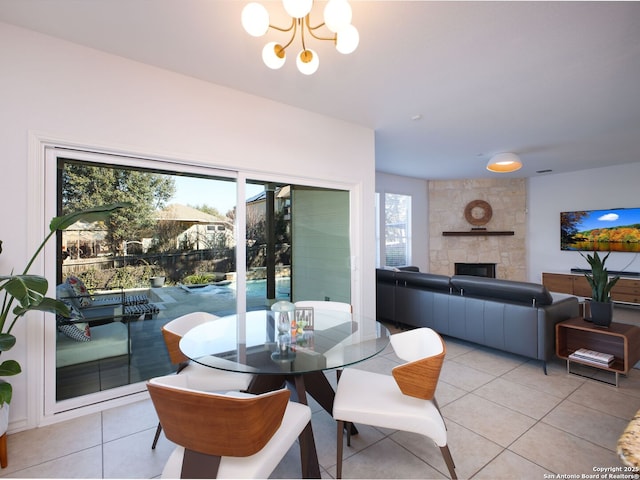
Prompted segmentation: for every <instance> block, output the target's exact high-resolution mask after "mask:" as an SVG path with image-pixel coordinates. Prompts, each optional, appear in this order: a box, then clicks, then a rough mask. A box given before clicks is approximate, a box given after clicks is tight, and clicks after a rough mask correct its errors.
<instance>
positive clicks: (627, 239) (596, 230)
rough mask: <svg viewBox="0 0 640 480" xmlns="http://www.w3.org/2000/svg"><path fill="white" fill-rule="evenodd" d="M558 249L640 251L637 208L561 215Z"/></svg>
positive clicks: (639, 215) (639, 217) (639, 216)
mask: <svg viewBox="0 0 640 480" xmlns="http://www.w3.org/2000/svg"><path fill="white" fill-rule="evenodd" d="M560 248H561V249H562V250H577V251H600V252H640V208H616V209H610V210H583V211H575V212H561V213H560Z"/></svg>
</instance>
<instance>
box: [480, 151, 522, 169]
mask: <svg viewBox="0 0 640 480" xmlns="http://www.w3.org/2000/svg"><path fill="white" fill-rule="evenodd" d="M521 168H522V162H521V161H520V157H518V156H517V155H516V154H515V153H499V154H497V155H494V156H493V157H491V160H489V163H487V170H489V171H491V172H497V173H509V172H515V171H516V170H520V169H521Z"/></svg>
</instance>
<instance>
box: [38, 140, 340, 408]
mask: <svg viewBox="0 0 640 480" xmlns="http://www.w3.org/2000/svg"><path fill="white" fill-rule="evenodd" d="M46 158H47V162H48V164H47V169H48V170H47V171H48V172H49V173H51V172H55V175H49V178H51V177H52V176H55V188H53V189H50V190H55V211H51V209H47V212H49V213H51V216H53V215H61V214H66V213H69V212H72V211H77V210H79V209H85V208H90V207H94V206H98V205H102V204H108V203H113V202H129V203H130V204H131V207H128V208H124V209H122V210H119V211H117V212H116V213H114V214H113V215H112V216H111V217H110V218H109V219H108V220H107V221H103V222H94V223H83V222H78V223H76V224H74V225H72V226H70V227H69V228H68V229H66V230H65V231H63V232H59V234H58V236H57V240H56V242H57V243H56V246H55V259H56V262H55V263H56V267H55V282H56V285H57V287H56V294H57V296H58V298H60V299H64V301H65V302H67V303H68V305H69V306H70V307H71V308H72V312H73V315H72V318H70V319H63V318H58V319H57V321H56V328H55V333H53V332H52V330H48V331H49V332H51V333H52V337H47V342H49V344H51V345H53V347H52V350H53V351H54V352H55V362H54V364H55V368H51V370H47V372H46V373H45V374H46V375H47V376H49V375H53V373H52V372H55V375H54V377H53V378H55V380H54V381H47V382H46V383H47V384H48V385H52V384H53V385H54V386H53V387H49V388H53V390H55V393H54V394H51V393H50V394H49V395H53V397H54V399H55V400H53V401H52V402H48V404H49V405H52V404H53V405H54V406H53V407H50V408H52V409H53V410H54V411H61V410H64V409H70V408H76V407H79V406H85V405H87V404H90V403H95V402H99V401H104V400H108V399H111V398H116V397H118V396H122V395H128V394H131V393H135V392H137V391H142V390H143V389H144V381H145V380H147V379H149V378H152V377H154V376H158V375H164V374H168V373H171V372H173V371H175V367H176V366H175V365H171V363H170V361H169V357H168V354H167V351H166V348H165V345H164V341H163V338H162V333H161V328H162V326H163V325H164V324H166V323H167V322H169V321H171V320H173V319H175V318H177V317H179V316H181V315H184V314H186V313H189V312H194V311H205V312H209V313H211V314H213V315H216V316H224V315H230V314H234V313H236V312H237V310H238V308H242V309H243V310H244V309H246V310H256V309H267V308H269V307H270V306H271V305H272V304H273V303H274V302H275V301H278V300H291V301H296V300H325V299H330V300H336V301H344V302H350V298H351V276H350V265H349V264H350V255H351V253H350V247H349V245H350V239H349V223H350V222H349V195H350V193H349V191H348V190H335V189H330V188H323V187H319V186H311V185H299V184H296V183H294V182H282V181H281V182H273V181H266V180H261V179H260V178H257V177H255V176H254V177H251V178H250V179H247V180H246V181H244V180H243V181H241V182H239V181H238V178H245V177H244V176H241V175H238V174H237V173H235V172H227V171H220V170H216V169H214V168H207V167H202V166H191V165H183V164H178V163H175V162H163V161H158V160H147V159H142V158H132V157H121V156H114V155H104V154H97V153H91V152H78V151H69V150H63V149H53V148H52V149H51V150H50V151H48V153H47V156H46ZM47 198H49V199H51V198H52V197H51V196H50V195H48V196H47ZM239 202H240V203H239ZM239 247H242V248H239ZM239 253H240V255H242V257H240V258H242V260H241V261H240V264H239V263H238V262H239V261H238V254H239ZM47 258H51V257H50V256H48V257H47ZM239 306H240V307H239ZM53 337H55V338H53Z"/></svg>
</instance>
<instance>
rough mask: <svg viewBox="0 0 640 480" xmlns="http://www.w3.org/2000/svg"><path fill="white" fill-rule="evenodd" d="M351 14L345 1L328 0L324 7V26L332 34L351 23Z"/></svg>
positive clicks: (349, 6) (349, 7)
mask: <svg viewBox="0 0 640 480" xmlns="http://www.w3.org/2000/svg"><path fill="white" fill-rule="evenodd" d="M352 15H353V12H352V11H351V5H349V2H348V1H347V0H329V1H328V2H327V5H326V6H325V7H324V24H325V25H326V26H327V28H328V29H329V30H331V31H332V32H334V33H337V32H339V31H340V30H342V29H343V28H345V27H346V26H347V25H349V24H350V23H351V18H352Z"/></svg>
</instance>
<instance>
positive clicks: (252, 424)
mask: <svg viewBox="0 0 640 480" xmlns="http://www.w3.org/2000/svg"><path fill="white" fill-rule="evenodd" d="M199 379H200V377H198V378H192V377H191V375H190V374H188V373H187V374H183V375H166V376H164V377H157V378H153V379H151V380H150V381H149V382H148V383H147V389H148V390H149V394H150V395H151V400H152V402H153V406H154V407H155V409H156V412H157V414H158V418H159V419H160V422H161V423H162V425H163V428H164V432H165V435H166V437H167V438H168V439H169V440H171V441H172V442H174V443H175V444H177V447H176V449H175V450H174V451H173V453H172V454H171V455H170V457H169V460H168V461H167V463H166V464H165V467H164V469H163V472H162V478H268V477H269V475H271V473H272V472H273V470H274V469H275V468H276V467H277V466H278V464H279V463H280V461H281V460H282V458H283V457H284V456H285V455H286V453H287V452H288V451H289V449H290V448H291V446H292V445H293V444H294V443H295V442H296V439H298V438H299V439H300V453H301V457H300V458H301V463H302V473H303V476H305V475H306V474H307V472H306V471H305V468H306V457H305V455H304V453H303V452H304V451H305V448H308V445H309V441H310V435H311V429H310V428H307V426H308V425H309V422H310V421H311V409H310V408H309V407H308V406H306V405H302V404H300V403H295V402H290V401H289V391H288V390H287V389H286V388H283V389H281V390H276V391H273V392H267V393H263V394H260V395H251V394H248V393H242V392H228V393H211V392H206V391H203V390H199V389H197V388H196V387H197V386H198V380H199Z"/></svg>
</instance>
